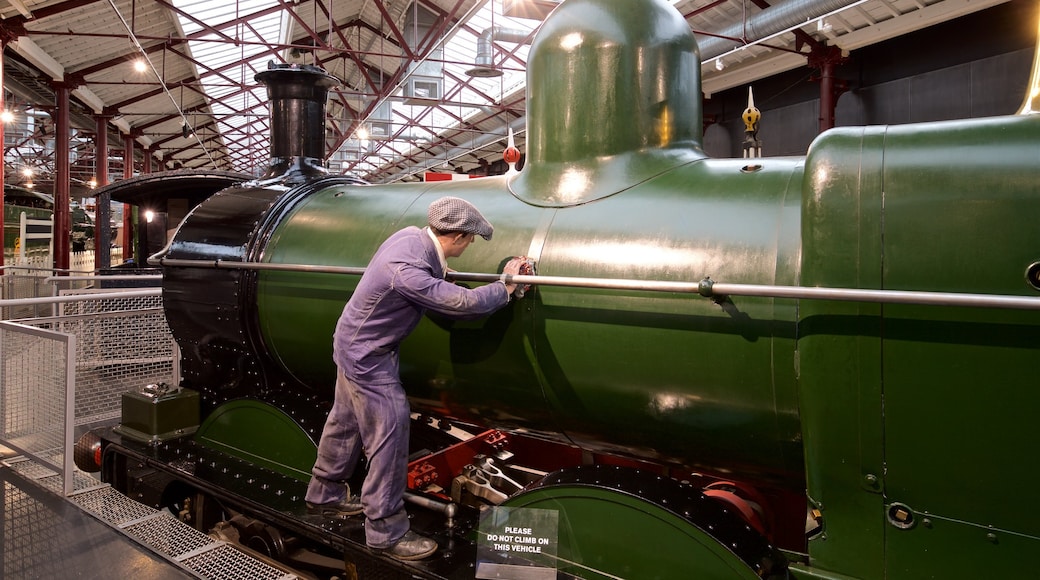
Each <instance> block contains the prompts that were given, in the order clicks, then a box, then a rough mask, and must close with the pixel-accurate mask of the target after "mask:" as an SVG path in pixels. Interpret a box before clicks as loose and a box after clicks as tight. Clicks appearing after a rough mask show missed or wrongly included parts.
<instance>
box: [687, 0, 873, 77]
mask: <svg viewBox="0 0 1040 580" xmlns="http://www.w3.org/2000/svg"><path fill="white" fill-rule="evenodd" d="M862 1H863V0H785V1H783V2H779V3H777V4H774V5H773V6H771V7H769V8H767V9H765V10H763V11H761V12H759V13H758V14H755V15H754V16H752V17H751V18H747V19H746V20H745V21H743V22H738V23H736V24H734V25H732V26H730V27H728V28H724V29H722V30H719V31H715V32H713V34H718V35H719V36H718V37H716V36H704V35H697V46H698V47H699V48H700V52H701V62H702V63H703V62H708V61H710V60H715V59H716V58H717V57H719V56H720V55H722V54H725V53H727V52H729V51H731V50H733V49H736V48H739V47H740V46H741V45H742V44H744V45H746V44H751V43H754V42H758V41H760V40H763V39H765V38H768V37H769V36H772V35H774V34H777V33H780V32H784V31H786V30H790V29H792V28H797V27H799V26H803V25H805V24H808V23H809V22H812V21H813V20H816V19H818V18H821V17H824V16H827V15H829V14H832V13H834V12H840V11H841V10H844V9H846V8H850V7H852V6H853V5H855V4H859V3H861V2H862ZM720 37H725V38H720ZM734 38H740V39H742V40H743V41H744V42H743V43H741V42H737V41H734V40H732V39H734Z"/></svg>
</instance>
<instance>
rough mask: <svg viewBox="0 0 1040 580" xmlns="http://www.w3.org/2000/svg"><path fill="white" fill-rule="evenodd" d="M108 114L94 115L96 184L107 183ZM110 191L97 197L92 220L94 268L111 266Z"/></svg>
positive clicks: (103, 185) (101, 185) (99, 268)
mask: <svg viewBox="0 0 1040 580" xmlns="http://www.w3.org/2000/svg"><path fill="white" fill-rule="evenodd" d="M111 118H112V117H111V116H110V115H97V116H96V117H94V122H95V125H96V130H95V133H96V134H97V136H96V137H95V138H94V166H95V175H94V178H95V179H96V180H97V186H98V187H99V188H103V187H105V186H106V185H108V120H109V119H111ZM111 195H112V194H110V193H107V192H106V193H102V194H101V195H99V196H98V199H97V210H96V211H95V214H94V215H95V216H96V219H95V220H94V269H95V270H101V269H102V268H110V267H111V266H112V201H111Z"/></svg>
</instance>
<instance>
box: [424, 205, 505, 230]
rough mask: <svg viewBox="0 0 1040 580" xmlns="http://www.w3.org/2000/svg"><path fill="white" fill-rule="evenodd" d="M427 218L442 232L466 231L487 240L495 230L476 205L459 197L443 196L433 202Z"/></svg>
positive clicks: (432, 225) (431, 224) (433, 226)
mask: <svg viewBox="0 0 1040 580" xmlns="http://www.w3.org/2000/svg"><path fill="white" fill-rule="evenodd" d="M427 219H428V223H429V224H430V227H432V228H434V229H436V230H439V231H442V232H465V233H467V234H475V235H478V236H480V237H482V238H484V239H485V240H490V239H491V234H493V233H494V232H495V228H494V226H492V225H491V222H489V221H487V219H485V218H484V216H483V215H481V213H480V210H478V209H477V208H476V206H474V205H473V204H472V203H470V202H468V201H466V200H464V199H459V198H457V197H442V198H440V199H438V200H437V201H434V202H433V203H431V204H430V210H429V212H428V214H427Z"/></svg>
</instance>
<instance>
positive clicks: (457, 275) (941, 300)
mask: <svg viewBox="0 0 1040 580" xmlns="http://www.w3.org/2000/svg"><path fill="white" fill-rule="evenodd" d="M158 262H159V263H160V264H161V265H164V266H182V267H194V268H223V269H239V270H276V271H286V272H310V273H328V274H350V275H356V276H360V275H361V274H364V273H365V268H362V267H343V266H317V265H308V264H269V263H257V262H228V261H224V260H176V259H168V258H161V259H160V260H158ZM448 278H449V279H452V280H455V281H458V282H497V281H498V280H502V281H503V282H506V283H509V284H531V285H535V286H562V287H571V288H596V289H602V290H639V291H646V292H675V293H684V294H697V295H700V296H703V297H705V298H716V299H719V298H725V297H727V296H758V297H763V298H793V299H803V300H837V301H843V302H874V303H881V304H922V305H932V306H969V307H975V308H1007V309H1017V310H1040V296H1036V297H1033V296H1007V295H999V294H964V293H955V292H921V291H910V290H862V289H855V288H817V287H807V286H772V285H759V284H729V283H723V282H715V281H714V280H711V279H710V278H705V279H703V280H700V281H698V282H670V281H664V280H630V279H623V278H581V277H573V276H520V275H510V274H481V273H474V272H449V273H448Z"/></svg>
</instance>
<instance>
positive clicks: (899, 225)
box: [799, 116, 1040, 578]
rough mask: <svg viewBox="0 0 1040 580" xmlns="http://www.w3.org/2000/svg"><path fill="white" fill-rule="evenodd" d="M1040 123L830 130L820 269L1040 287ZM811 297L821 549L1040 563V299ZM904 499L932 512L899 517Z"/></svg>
mask: <svg viewBox="0 0 1040 580" xmlns="http://www.w3.org/2000/svg"><path fill="white" fill-rule="evenodd" d="M1038 134H1040V118H1038V117H1036V116H1034V117H1008V118H1001V119H984V120H977V121H965V122H956V123H936V124H928V125H916V126H905V127H889V128H873V129H861V128H860V129H842V130H837V131H834V132H831V133H829V134H828V135H826V136H824V137H821V138H820V139H818V140H817V141H816V143H814V145H813V147H812V149H811V150H810V153H809V158H808V161H807V163H806V168H807V171H806V180H805V181H806V186H805V192H804V199H805V215H804V219H803V222H802V231H803V242H804V246H803V267H802V275H803V280H802V282H803V284H804V285H807V286H814V285H821V286H837V287H852V288H883V289H889V290H911V289H912V290H941V291H948V292H969V293H981V294H1007V295H1025V296H1035V295H1036V291H1035V290H1033V289H1031V288H1029V287H1028V286H1027V285H1026V281H1025V276H1024V274H1025V269H1026V267H1027V266H1028V265H1029V264H1031V263H1032V262H1035V261H1036V260H1037V258H1038V256H1040V253H1038V252H1040V229H1038V228H1037V227H1036V223H1035V217H1036V216H1038V215H1040V182H1038V181H1037V179H1036V167H1037V160H1038V158H1040V150H1038V148H1037V146H1036V135H1038ZM995 136H999V138H997V137H995ZM937 160H941V161H939V162H937ZM801 314H802V322H801V323H800V329H799V336H800V337H799V352H800V361H799V362H800V366H801V369H802V373H801V390H800V395H801V413H802V422H803V436H804V440H805V452H806V463H807V465H808V490H809V494H810V496H811V497H812V498H813V499H815V500H816V501H818V502H820V503H821V504H822V507H823V514H824V518H825V527H826V534H825V537H821V538H819V539H816V540H813V541H812V542H811V543H810V554H811V556H812V557H813V562H814V564H815V565H817V566H819V567H822V568H825V569H833V570H836V571H841V572H843V573H846V574H849V575H852V576H858V577H864V578H879V577H882V576H886V577H888V578H920V577H923V576H946V577H982V576H986V577H990V576H992V577H1012V576H1014V575H1015V574H1016V573H1021V572H1022V571H1024V570H1027V569H1030V568H1031V567H1032V564H1031V561H1032V559H1033V556H1032V554H1033V553H1034V552H1035V550H1036V549H1037V547H1040V545H1038V544H1037V540H1038V539H1040V522H1038V521H1037V520H1036V518H1035V514H1036V513H1037V512H1038V510H1040V501H1038V500H1037V499H1036V497H1037V496H1036V494H1035V493H1033V489H1032V488H1033V487H1034V486H1033V483H1032V482H1033V481H1034V480H1035V479H1036V478H1037V477H1038V476H1040V469H1038V468H1037V467H1036V466H1035V465H1034V462H1031V461H1023V460H1022V458H1023V453H1028V452H1027V451H1026V449H1025V448H1024V447H1023V446H1024V445H1025V446H1027V447H1028V448H1031V447H1032V446H1033V444H1035V442H1036V429H1035V425H1034V424H1035V419H1034V415H1035V412H1034V407H1035V390H1036V389H1035V385H1034V384H1033V383H1034V382H1035V381H1034V380H1033V378H1032V377H1033V376H1034V375H1035V369H1036V363H1037V361H1038V360H1040V359H1038V347H1040V338H1038V337H1040V313H1037V312H1034V311H1012V310H993V309H966V308H941V307H921V306H909V305H886V306H884V307H882V306H878V305H857V304H837V303H830V302H810V301H806V302H803V304H802V306H801ZM1030 442H1032V443H1030ZM869 476H873V477H874V478H876V482H877V484H876V485H871V484H870V483H868V480H867V478H868V477H869ZM892 502H899V503H902V504H906V505H908V506H909V507H910V508H911V509H912V510H914V512H915V513H916V517H917V520H918V523H919V525H916V526H914V527H912V528H910V529H906V530H903V529H899V528H897V527H895V526H892V525H889V524H887V523H886V518H885V509H886V505H888V504H890V503H892ZM925 517H928V518H929V519H930V520H931V521H932V523H933V525H932V526H930V527H929V526H924V525H920V521H921V520H922V519H923V518H925ZM989 533H994V534H996V536H997V537H998V540H997V541H996V542H993V541H991V540H990V539H988V538H987V534H989ZM1030 546H1031V548H1030ZM1027 548H1028V549H1027ZM998 570H999V572H998Z"/></svg>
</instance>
